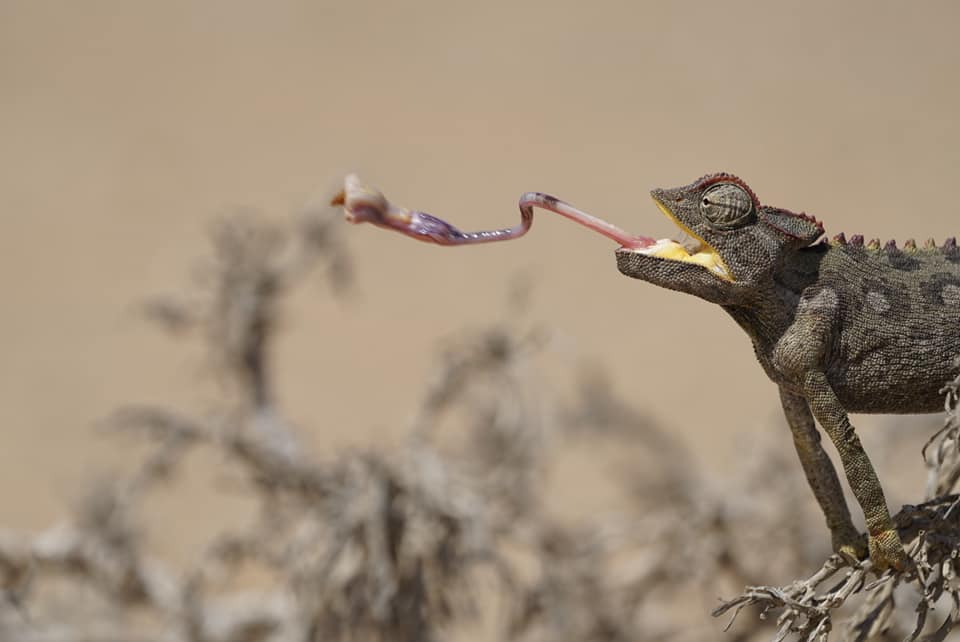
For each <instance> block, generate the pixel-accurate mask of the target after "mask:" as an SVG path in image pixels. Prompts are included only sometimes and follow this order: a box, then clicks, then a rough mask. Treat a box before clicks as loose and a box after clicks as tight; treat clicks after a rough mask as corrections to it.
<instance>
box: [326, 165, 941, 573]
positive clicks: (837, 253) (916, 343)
mask: <svg viewBox="0 0 960 642" xmlns="http://www.w3.org/2000/svg"><path fill="white" fill-rule="evenodd" d="M651 194H652V196H653V198H654V201H655V202H656V203H657V205H658V206H659V207H660V209H661V210H662V211H663V212H664V213H665V214H666V215H667V216H668V217H670V218H671V219H672V220H673V221H674V222H675V223H676V224H677V225H678V226H679V227H681V228H682V229H683V230H684V231H685V232H687V233H688V234H689V235H690V236H692V237H694V239H695V240H694V241H691V242H688V243H686V244H684V245H681V244H679V243H677V242H674V241H670V240H668V239H662V240H660V241H656V240H654V239H651V238H648V237H645V236H631V235H628V234H627V233H625V232H623V231H622V230H620V229H619V228H617V227H616V226H613V225H611V224H609V223H607V222H605V221H602V220H600V219H598V218H596V217H593V216H591V215H589V214H586V213H585V212H581V211H580V210H577V209H576V208H574V207H572V206H570V205H568V204H566V203H564V202H563V201H560V200H558V199H556V198H554V197H552V196H548V195H546V194H539V193H534V192H531V193H528V194H525V195H524V196H523V197H521V199H520V212H521V223H520V224H519V225H517V226H516V227H513V228H504V229H501V230H492V231H489V232H461V231H460V230H458V229H457V228H455V227H453V226H452V225H450V224H449V223H447V222H446V221H443V220H442V219H439V218H437V217H434V216H431V215H429V214H425V213H423V212H415V211H411V210H406V209H404V208H399V207H396V206H394V205H391V204H390V203H389V202H388V201H387V200H386V199H385V198H384V197H383V195H382V194H380V192H378V191H376V190H372V189H370V188H367V187H365V186H363V185H362V184H361V183H360V182H359V180H358V179H357V178H356V177H353V176H351V177H348V178H347V181H346V184H345V187H344V191H343V192H341V193H340V194H339V195H338V196H337V197H336V198H335V199H334V203H336V204H340V205H343V206H344V210H345V212H346V214H347V219H348V220H350V221H352V222H355V223H361V222H368V223H372V224H374V225H376V226H378V227H383V228H386V229H390V230H393V231H395V232H398V233H401V234H405V235H406V236H409V237H411V238H415V239H418V240H421V241H427V242H430V243H437V244H440V245H448V246H449V245H453V246H456V245H467V244H476V243H487V242H492V241H501V240H510V239H514V238H518V237H520V236H522V235H523V234H525V233H526V232H527V231H528V230H529V229H530V225H531V224H532V221H533V218H532V217H533V209H532V208H533V207H540V208H543V209H547V210H549V211H553V212H555V213H557V214H560V215H562V216H566V217H567V218H570V219H572V220H574V221H576V222H578V223H580V224H582V225H586V226H587V227H589V228H591V229H593V230H595V231H597V232H599V233H601V234H604V235H605V236H608V237H610V238H612V239H614V240H616V241H617V242H618V243H620V244H621V245H623V247H621V248H620V249H619V250H617V266H618V268H619V269H620V271H621V272H622V273H623V274H625V275H627V276H630V277H633V278H636V279H641V280H644V281H648V282H650V283H653V284H655V285H659V286H661V287H665V288H669V289H671V290H677V291H680V292H686V293H688V294H693V295H695V296H698V297H700V298H702V299H705V300H707V301H710V302H712V303H716V304H718V305H720V306H722V307H723V309H724V310H726V311H727V312H728V313H729V314H730V316H732V317H733V318H734V320H736V322H737V323H738V324H739V325H740V327H741V328H743V329H744V330H745V331H746V332H747V334H748V335H749V336H750V339H751V340H752V341H753V346H754V351H755V353H756V356H757V359H758V360H759V361H760V365H761V366H763V369H764V371H765V372H766V373H767V376H769V377H770V379H771V380H773V381H774V383H776V384H777V385H778V386H779V388H780V401H781V404H782V405H783V411H784V414H785V415H786V418H787V423H788V424H789V425H790V429H791V431H792V433H793V442H794V446H795V448H796V450H797V454H798V455H799V456H800V463H801V464H802V466H803V470H804V473H805V474H806V476H807V481H808V482H809V484H810V487H811V489H812V490H813V493H814V495H815V496H816V498H817V502H818V503H819V504H820V507H821V509H822V510H823V513H824V516H825V517H826V520H827V526H828V527H829V528H830V532H831V535H832V540H833V547H834V549H835V550H836V551H838V552H844V553H847V554H850V555H854V556H856V557H860V558H862V557H864V556H865V555H866V554H867V553H868V552H869V555H870V559H871V560H872V561H873V563H874V568H875V569H877V570H878V571H879V570H884V569H886V568H891V567H892V568H895V569H899V570H902V569H904V568H906V566H907V561H908V560H907V556H906V554H905V553H904V551H903V546H902V544H901V542H900V538H899V536H898V534H897V531H896V530H895V529H894V527H893V523H892V522H891V520H890V514H889V512H888V510H887V503H886V499H885V498H884V495H883V489H882V487H881V486H880V481H879V480H878V479H877V474H876V472H875V471H874V469H873V466H872V465H871V463H870V459H869V458H868V457H867V454H866V452H864V450H863V446H862V445H861V444H860V440H859V438H858V437H857V434H856V431H855V430H854V428H853V426H852V425H850V420H849V418H848V416H847V413H848V412H864V413H923V412H936V411H938V410H940V409H941V408H942V401H941V397H940V394H939V392H938V391H939V390H940V388H941V386H942V385H943V383H944V382H945V381H948V380H949V379H952V378H953V377H954V376H955V374H956V373H955V371H954V370H955V366H954V365H953V363H954V361H953V360H954V358H955V357H956V356H957V355H960V251H958V250H957V245H956V240H955V239H949V240H947V242H945V243H944V244H943V246H942V247H936V246H935V245H934V244H933V242H932V241H931V242H928V243H927V245H926V246H925V247H924V248H923V249H917V247H916V244H915V243H914V242H913V241H907V243H906V244H905V246H904V248H903V249H902V250H900V249H898V248H897V247H896V244H895V243H892V242H890V243H888V244H887V245H886V246H885V247H883V248H881V247H880V243H879V241H871V242H870V243H869V244H867V245H866V246H865V245H864V243H863V237H860V236H856V237H853V238H851V240H850V242H849V243H847V241H846V240H845V239H844V237H843V235H839V236H837V237H835V238H834V239H833V240H832V241H830V242H826V241H822V242H820V243H816V244H815V242H816V241H817V239H818V238H820V236H821V235H822V234H823V228H822V227H821V225H820V223H818V222H817V221H816V219H814V218H813V217H810V216H807V215H804V214H794V213H792V212H789V211H787V210H783V209H779V208H775V207H769V206H761V205H760V201H759V200H758V199H757V197H756V195H755V194H754V193H753V191H752V190H751V189H750V188H749V187H747V185H746V184H745V183H744V182H743V181H741V180H740V179H738V178H736V177H735V176H731V175H729V174H713V175H710V176H705V177H703V178H701V179H700V180H698V181H696V182H694V183H692V184H690V185H687V186H685V187H678V188H674V189H657V190H653V192H652V193H651ZM814 418H816V420H817V421H818V422H819V423H820V425H821V426H822V427H823V429H824V430H825V431H826V433H827V435H828V436H829V437H830V439H831V441H832V442H833V444H834V446H836V448H837V451H838V452H839V454H840V459H841V461H842V462H843V469H844V472H845V473H846V478H847V482H848V483H849V484H850V487H851V489H852V490H853V494H854V496H855V497H856V498H857V501H858V502H859V504H860V507H861V508H862V509H863V512H864V515H865V517H866V524H867V538H866V542H865V538H864V537H863V536H862V535H860V534H859V533H858V532H857V529H856V528H855V527H854V525H853V522H852V521H851V519H850V512H849V510H848V509H847V505H846V502H845V501H844V498H843V490H842V488H841V486H840V480H839V478H838V476H837V473H836V471H835V470H834V467H833V464H832V463H831V462H830V459H829V458H828V457H827V454H826V452H825V451H824V450H823V447H822V446H821V444H820V434H819V433H818V432H817V429H816V425H815V424H814Z"/></svg>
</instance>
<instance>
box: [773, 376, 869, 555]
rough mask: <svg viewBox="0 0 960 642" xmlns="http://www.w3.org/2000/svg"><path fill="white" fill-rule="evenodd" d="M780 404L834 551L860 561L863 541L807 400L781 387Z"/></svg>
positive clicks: (863, 545)
mask: <svg viewBox="0 0 960 642" xmlns="http://www.w3.org/2000/svg"><path fill="white" fill-rule="evenodd" d="M780 403H781V405H782V406H783V414H784V415H786V418H787V423H788V424H789V425H790V431H791V432H792V433H793V445H794V447H795V448H796V449H797V455H798V456H799V457H800V464H801V465H802V466H803V472H804V474H806V476H807V483H809V484H810V488H811V490H813V494H814V496H815V497H816V498H817V503H818V504H820V510H822V511H823V514H824V516H825V517H826V519H827V526H828V527H829V528H830V536H831V540H832V543H833V550H834V551H837V552H838V553H845V554H848V555H850V556H852V557H854V558H856V559H862V558H863V557H865V556H866V555H867V542H866V539H865V538H864V537H863V535H861V534H860V532H859V531H858V530H857V528H856V527H855V526H854V525H853V520H852V519H851V518H850V509H848V508H847V502H846V500H844V498H843V488H842V487H841V486H840V479H839V478H838V477H837V471H836V469H835V468H834V467H833V462H831V461H830V457H829V456H828V455H827V452H826V451H825V450H824V449H823V445H822V444H821V443H820V432H819V431H818V430H817V426H816V424H815V423H814V421H813V415H812V414H811V413H810V406H809V405H808V404H807V400H806V399H804V398H803V397H801V396H799V395H795V394H793V393H791V392H788V391H787V390H784V389H783V388H780Z"/></svg>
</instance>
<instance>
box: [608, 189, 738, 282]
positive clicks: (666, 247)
mask: <svg viewBox="0 0 960 642" xmlns="http://www.w3.org/2000/svg"><path fill="white" fill-rule="evenodd" d="M653 200H654V202H655V203H656V204H657V207H658V208H660V211H661V212H663V213H664V214H665V215H666V216H667V218H669V219H670V220H671V221H673V223H674V225H676V226H677V227H679V228H680V229H681V230H683V231H684V232H685V233H686V234H688V235H689V236H690V237H691V238H692V239H693V240H694V241H695V245H693V246H690V245H689V244H688V245H684V244H681V243H679V242H678V241H674V240H672V239H658V240H657V241H656V242H654V243H653V244H652V245H648V246H646V247H624V248H621V250H620V251H622V252H623V251H625V252H633V253H635V254H642V255H644V256H650V257H653V258H656V259H661V260H664V261H674V262H678V263H692V264H694V265H699V266H701V267H703V268H705V269H707V270H709V271H710V273H711V274H713V275H714V276H716V277H719V278H721V279H723V280H724V281H729V282H731V283H732V282H733V281H734V278H733V275H732V274H731V272H730V269H729V268H728V267H727V265H726V264H725V263H724V261H723V259H722V258H721V257H720V254H719V253H718V252H717V251H716V250H715V249H713V247H712V246H711V245H710V244H709V243H707V242H706V241H704V240H703V239H702V238H700V237H699V236H697V235H696V234H695V233H694V232H693V230H691V229H690V228H688V227H687V226H686V225H684V224H683V223H681V222H680V221H679V220H678V219H677V217H676V216H674V215H673V213H672V212H671V211H670V210H669V209H668V208H667V207H666V206H665V205H664V204H663V203H661V202H660V200H659V199H656V198H654V199H653Z"/></svg>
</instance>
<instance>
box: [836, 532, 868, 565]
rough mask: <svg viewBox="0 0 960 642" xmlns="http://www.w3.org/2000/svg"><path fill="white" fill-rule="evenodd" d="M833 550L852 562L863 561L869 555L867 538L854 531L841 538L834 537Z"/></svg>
mask: <svg viewBox="0 0 960 642" xmlns="http://www.w3.org/2000/svg"><path fill="white" fill-rule="evenodd" d="M833 550H835V551H836V552H838V553H840V555H843V556H844V557H849V558H851V559H852V560H864V559H866V558H867V554H868V553H869V549H868V548H867V536H866V535H861V534H860V533H857V532H856V531H854V532H853V533H852V534H848V535H846V536H843V537H838V536H834V538H833Z"/></svg>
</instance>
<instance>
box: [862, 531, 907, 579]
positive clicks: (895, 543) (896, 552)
mask: <svg viewBox="0 0 960 642" xmlns="http://www.w3.org/2000/svg"><path fill="white" fill-rule="evenodd" d="M868 547H869V549H870V561H872V562H873V566H874V568H875V569H877V571H881V572H882V571H885V570H887V569H888V568H892V569H894V570H897V571H905V570H907V567H908V566H909V565H910V559H909V558H908V557H907V554H906V553H905V552H904V551H903V544H902V543H901V542H900V535H899V534H898V533H897V531H896V530H895V529H892V528H891V529H887V530H885V531H880V532H879V533H877V534H876V535H874V534H871V535H870V538H869V540H868Z"/></svg>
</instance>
